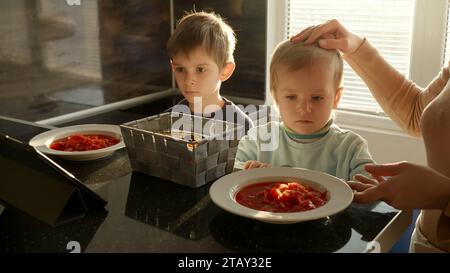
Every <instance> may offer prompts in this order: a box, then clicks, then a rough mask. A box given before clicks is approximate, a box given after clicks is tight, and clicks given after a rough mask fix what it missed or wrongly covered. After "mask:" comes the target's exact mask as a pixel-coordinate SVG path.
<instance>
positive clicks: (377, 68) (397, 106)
mask: <svg viewBox="0 0 450 273" xmlns="http://www.w3.org/2000/svg"><path fill="white" fill-rule="evenodd" d="M344 59H345V60H346V61H347V63H349V64H350V66H351V67H352V68H353V70H354V71H355V72H356V73H357V74H358V75H359V76H360V77H361V78H362V79H363V80H364V82H365V83H366V85H367V86H368V87H369V89H370V91H371V92H372V94H373V96H374V97H375V99H376V100H377V101H378V103H379V104H380V106H381V107H382V108H383V110H384V111H385V112H386V114H387V115H389V117H391V119H392V120H393V121H395V122H396V123H397V124H398V125H399V126H400V127H401V128H402V129H403V130H405V131H406V132H408V133H409V134H411V135H415V136H420V120H421V116H422V112H423V110H424V109H425V107H426V106H427V105H428V104H429V103H430V102H431V101H432V100H433V99H434V98H435V97H436V96H437V95H439V93H440V92H441V91H442V89H443V88H444V86H445V85H446V84H447V82H448V79H449V69H448V66H447V67H445V68H443V69H442V71H441V72H440V73H439V75H438V76H437V77H436V78H435V79H434V80H433V81H432V82H431V83H430V84H429V85H428V87H426V88H425V89H422V88H420V87H418V86H417V85H416V84H414V83H413V82H412V81H410V80H408V79H407V78H406V77H405V76H404V75H403V74H401V73H399V72H398V71H397V70H396V69H395V68H394V67H392V66H391V65H390V64H389V63H388V62H387V61H386V60H385V59H384V58H383V57H382V56H381V55H380V54H379V53H378V51H377V50H376V49H375V48H374V47H373V46H372V45H371V44H370V43H369V42H368V41H367V40H364V42H363V44H362V45H361V46H360V47H359V48H358V49H357V50H356V51H355V52H353V53H351V54H344Z"/></svg>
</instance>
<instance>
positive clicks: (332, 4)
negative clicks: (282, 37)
mask: <svg viewBox="0 0 450 273" xmlns="http://www.w3.org/2000/svg"><path fill="white" fill-rule="evenodd" d="M414 5H415V1H414V0H376V1H375V0H321V1H316V0H289V1H288V5H287V8H288V11H287V14H288V18H287V25H286V27H287V28H286V29H287V33H286V34H287V37H290V36H292V35H295V34H296V33H298V32H299V31H300V30H301V29H303V28H305V27H307V26H309V25H312V24H320V23H323V22H325V21H326V20H330V19H338V20H339V21H340V22H341V23H342V24H343V25H344V26H345V27H346V28H347V29H349V30H350V31H352V32H354V33H356V34H358V35H360V36H362V37H367V39H368V40H369V41H370V42H371V43H372V44H373V45H374V46H375V47H376V48H377V49H378V51H379V52H380V53H381V54H382V55H383V57H384V58H385V59H386V60H387V61H388V62H389V63H390V64H391V65H393V66H394V67H395V68H396V69H397V70H399V71H400V73H402V74H404V75H405V76H407V77H408V76H409V64H410V51H411V40H412V39H411V38H412V25H413V17H414ZM339 108H340V109H344V110H351V111H358V112H364V113H371V114H383V111H382V109H381V107H380V106H379V105H378V103H377V102H376V100H375V99H374V98H373V96H372V94H371V93H370V91H369V89H368V88H367V86H366V85H365V83H364V82H363V81H362V80H361V79H360V78H359V76H358V75H357V74H356V73H354V72H353V70H352V69H351V67H350V66H349V65H347V64H345V66H344V94H343V96H342V99H341V102H340V104H339Z"/></svg>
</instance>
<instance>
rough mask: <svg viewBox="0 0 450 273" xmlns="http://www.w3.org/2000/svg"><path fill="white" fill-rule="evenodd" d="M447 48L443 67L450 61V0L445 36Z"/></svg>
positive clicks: (449, 2)
mask: <svg viewBox="0 0 450 273" xmlns="http://www.w3.org/2000/svg"><path fill="white" fill-rule="evenodd" d="M445 37H446V38H445V48H444V58H443V60H444V63H443V65H447V64H448V62H449V61H450V0H449V1H448V4H447V31H446V35H445Z"/></svg>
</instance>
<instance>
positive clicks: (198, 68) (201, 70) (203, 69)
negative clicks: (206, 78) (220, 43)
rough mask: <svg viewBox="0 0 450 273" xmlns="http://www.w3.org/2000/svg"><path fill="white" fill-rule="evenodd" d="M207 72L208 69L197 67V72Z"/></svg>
mask: <svg viewBox="0 0 450 273" xmlns="http://www.w3.org/2000/svg"><path fill="white" fill-rule="evenodd" d="M205 71H206V68H204V67H197V72H199V73H203V72H205Z"/></svg>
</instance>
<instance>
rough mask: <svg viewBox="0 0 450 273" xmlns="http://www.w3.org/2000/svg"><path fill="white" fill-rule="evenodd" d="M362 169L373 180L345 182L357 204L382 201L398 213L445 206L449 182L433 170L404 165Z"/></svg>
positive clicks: (361, 179) (362, 177)
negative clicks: (353, 191) (396, 209)
mask: <svg viewBox="0 0 450 273" xmlns="http://www.w3.org/2000/svg"><path fill="white" fill-rule="evenodd" d="M365 169H366V171H367V172H369V173H370V174H371V175H372V177H373V179H369V178H367V177H365V176H363V175H356V176H355V179H356V180H358V181H359V182H348V183H349V185H350V187H351V188H352V189H354V190H356V191H357V192H356V193H355V195H354V201H355V202H357V203H372V202H374V201H377V200H383V201H385V202H386V203H388V204H390V205H391V206H393V207H395V208H398V209H443V208H445V207H446V206H447V203H448V202H449V198H450V178H448V177H446V176H444V175H442V174H440V173H438V172H437V171H435V170H433V169H430V168H427V167H424V166H420V165H416V164H412V163H408V162H399V163H392V164H384V165H372V164H368V165H366V166H365ZM384 176H389V177H388V178H384Z"/></svg>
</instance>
